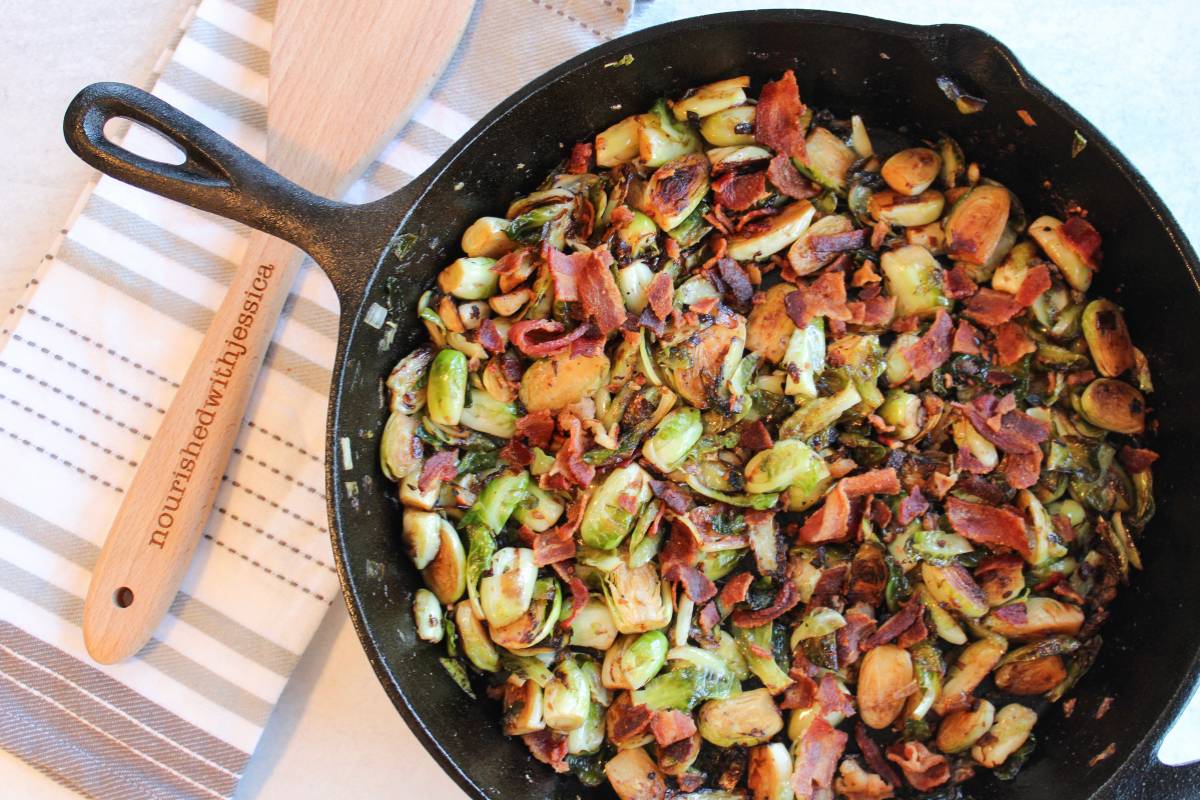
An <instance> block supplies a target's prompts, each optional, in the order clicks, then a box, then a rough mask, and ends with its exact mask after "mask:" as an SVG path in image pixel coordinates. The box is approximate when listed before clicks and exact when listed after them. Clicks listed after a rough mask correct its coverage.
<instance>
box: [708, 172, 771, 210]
mask: <svg viewBox="0 0 1200 800" xmlns="http://www.w3.org/2000/svg"><path fill="white" fill-rule="evenodd" d="M712 190H713V194H715V195H716V196H717V202H718V203H720V204H721V205H722V206H724V207H725V208H728V209H729V210H730V211H745V210H746V209H748V208H750V206H752V205H754V204H755V203H756V202H757V201H758V199H759V198H760V197H762V196H763V195H764V194H766V191H767V173H765V172H751V173H749V174H747V175H738V174H736V173H733V172H726V173H725V174H724V175H722V176H721V177H719V178H717V179H716V180H715V181H713V182H712Z"/></svg>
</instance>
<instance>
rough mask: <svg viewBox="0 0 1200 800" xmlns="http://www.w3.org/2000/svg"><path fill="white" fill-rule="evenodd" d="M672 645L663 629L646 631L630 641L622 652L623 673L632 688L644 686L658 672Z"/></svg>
mask: <svg viewBox="0 0 1200 800" xmlns="http://www.w3.org/2000/svg"><path fill="white" fill-rule="evenodd" d="M670 646H671V645H670V643H669V642H668V641H667V637H666V635H665V634H664V633H663V632H662V631H646V632H645V633H643V634H642V635H641V636H638V637H637V638H636V639H634V640H633V641H632V642H630V643H629V646H628V647H626V648H625V652H623V653H622V654H621V673H622V674H623V675H624V676H625V681H626V682H627V683H628V684H629V688H630V689H640V688H642V687H643V686H645V685H646V684H647V683H648V682H649V681H650V679H651V678H653V677H654V676H655V675H657V674H658V671H659V670H660V669H662V667H663V664H665V663H666V662H667V650H668V649H669V648H670Z"/></svg>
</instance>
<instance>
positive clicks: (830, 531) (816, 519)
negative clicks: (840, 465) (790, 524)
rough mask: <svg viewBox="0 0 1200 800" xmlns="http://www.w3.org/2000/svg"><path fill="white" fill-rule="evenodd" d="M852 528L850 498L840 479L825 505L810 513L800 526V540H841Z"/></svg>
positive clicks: (814, 542) (811, 541) (814, 541)
mask: <svg viewBox="0 0 1200 800" xmlns="http://www.w3.org/2000/svg"><path fill="white" fill-rule="evenodd" d="M849 528H850V498H849V497H848V496H847V495H846V489H845V487H844V486H843V485H842V483H841V482H840V481H839V482H838V483H837V484H835V485H834V487H833V491H831V492H830V493H829V494H828V495H827V496H826V498H825V503H824V505H822V506H821V508H819V509H818V510H817V511H815V512H814V513H812V514H810V515H809V517H808V519H807V520H805V521H804V525H803V526H802V527H801V528H800V534H799V535H800V541H802V542H804V543H805V544H818V543H820V542H839V541H842V540H843V539H845V538H846V536H847V535H848V534H849Z"/></svg>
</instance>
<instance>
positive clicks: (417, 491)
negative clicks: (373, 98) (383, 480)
mask: <svg viewBox="0 0 1200 800" xmlns="http://www.w3.org/2000/svg"><path fill="white" fill-rule="evenodd" d="M420 481H421V470H419V469H414V470H413V471H412V472H410V473H408V474H407V475H405V476H404V477H403V478H402V479H401V480H400V502H401V503H402V504H403V505H404V507H405V508H406V509H408V508H415V509H417V510H418V511H433V509H435V508H436V507H437V502H438V495H439V494H440V492H441V489H442V481H441V480H440V479H438V480H436V481H434V482H433V484H432V485H431V486H430V487H429V488H428V489H426V490H425V491H421V487H420Z"/></svg>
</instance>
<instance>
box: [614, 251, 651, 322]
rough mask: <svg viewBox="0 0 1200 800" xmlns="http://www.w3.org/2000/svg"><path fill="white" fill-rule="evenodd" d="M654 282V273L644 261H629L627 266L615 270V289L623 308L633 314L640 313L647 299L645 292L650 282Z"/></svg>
mask: <svg viewBox="0 0 1200 800" xmlns="http://www.w3.org/2000/svg"><path fill="white" fill-rule="evenodd" d="M652 280H654V272H653V271H652V270H651V269H650V265H649V264H647V263H646V262H645V261H641V260H638V261H631V262H629V264H628V265H626V266H624V267H621V268H620V269H619V270H617V288H618V289H620V290H621V297H622V299H624V300H625V308H627V309H629V310H630V311H632V312H633V313H635V314H640V313H642V309H644V308H645V307H646V304H647V303H648V302H649V298H648V297H647V295H646V291H647V290H648V289H649V288H650V281H652Z"/></svg>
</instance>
